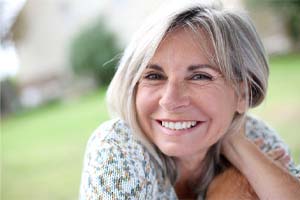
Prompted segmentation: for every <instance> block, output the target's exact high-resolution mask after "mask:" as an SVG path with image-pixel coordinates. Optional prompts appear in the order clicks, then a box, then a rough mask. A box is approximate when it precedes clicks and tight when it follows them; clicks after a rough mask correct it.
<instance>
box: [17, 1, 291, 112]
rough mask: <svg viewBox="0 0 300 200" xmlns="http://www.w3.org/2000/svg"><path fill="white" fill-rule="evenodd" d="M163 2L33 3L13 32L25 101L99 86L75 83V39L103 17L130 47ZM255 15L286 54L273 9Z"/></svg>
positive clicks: (272, 46) (271, 46)
mask: <svg viewBox="0 0 300 200" xmlns="http://www.w3.org/2000/svg"><path fill="white" fill-rule="evenodd" d="M162 2H165V1H164V0H143V1H140V0H102V1H99V0H85V1H82V0H27V2H26V4H25V6H24V8H23V10H22V11H21V13H20V15H19V17H18V19H17V21H16V23H15V26H14V29H13V32H14V41H15V44H16V48H17V52H18V55H19V60H20V68H19V72H18V75H17V82H18V85H19V88H20V94H21V102H22V103H23V104H24V105H27V106H35V105H39V104H40V103H42V102H44V101H48V100H51V99H55V98H59V97H61V96H66V95H73V94H74V93H76V92H77V91H79V92H81V91H85V90H86V89H88V88H91V87H93V82H92V81H79V80H77V79H76V80H74V76H73V73H72V70H71V68H70V64H69V61H68V58H69V55H68V52H69V51H68V48H69V46H70V42H71V40H72V38H73V37H74V35H75V34H76V33H78V32H79V30H80V29H81V28H82V27H83V26H84V25H85V24H87V23H89V22H90V21H93V20H95V19H97V17H100V16H101V17H103V18H105V19H106V22H107V24H108V25H109V27H110V28H111V29H112V30H113V31H114V32H115V33H116V34H117V36H118V37H119V39H120V40H119V42H120V44H121V45H122V46H125V45H126V44H127V43H128V41H129V40H130V38H131V36H132V35H133V33H134V31H135V30H136V29H137V28H138V27H139V26H140V25H141V23H142V22H143V20H144V19H145V18H146V16H148V15H149V13H151V12H152V11H153V10H155V9H156V8H157V7H158V6H159V5H160V4H161V3H162ZM224 2H225V3H224V4H225V5H229V6H235V7H242V6H243V5H244V4H243V1H242V0H224ZM253 13H254V14H253V15H252V16H253V18H254V20H255V21H256V24H257V26H258V29H259V31H260V32H261V34H262V36H263V38H264V41H265V44H266V47H267V49H268V50H269V52H271V53H273V52H280V51H286V50H287V49H288V48H289V41H288V39H287V37H286V36H285V35H286V34H285V33H284V28H282V27H281V24H282V23H280V19H278V18H276V16H274V15H273V14H272V13H271V12H270V11H267V12H261V11H259V12H256V11H254V12H253ZM266 24H267V25H266ZM265 27H268V28H267V29H266V28H265ZM274 38H275V39H276V40H274ZM276 42H277V43H278V44H276Z"/></svg>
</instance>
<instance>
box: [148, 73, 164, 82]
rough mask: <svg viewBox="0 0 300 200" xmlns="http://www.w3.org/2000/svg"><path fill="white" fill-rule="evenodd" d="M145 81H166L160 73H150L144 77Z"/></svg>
mask: <svg viewBox="0 0 300 200" xmlns="http://www.w3.org/2000/svg"><path fill="white" fill-rule="evenodd" d="M144 78H145V79H149V80H163V79H165V78H164V76H163V75H161V74H158V73H149V74H146V75H145V76H144Z"/></svg>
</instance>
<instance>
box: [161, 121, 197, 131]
mask: <svg viewBox="0 0 300 200" xmlns="http://www.w3.org/2000/svg"><path fill="white" fill-rule="evenodd" d="M196 124H197V122H196V121H188V122H166V121H162V123H161V125H162V126H163V127H166V128H168V129H171V130H183V129H188V128H191V127H193V126H195V125H196Z"/></svg>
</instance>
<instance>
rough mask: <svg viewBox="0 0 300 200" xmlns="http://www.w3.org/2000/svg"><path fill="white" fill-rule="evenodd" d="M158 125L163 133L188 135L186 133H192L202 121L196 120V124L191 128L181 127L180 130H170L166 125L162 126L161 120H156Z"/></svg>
mask: <svg viewBox="0 0 300 200" xmlns="http://www.w3.org/2000/svg"><path fill="white" fill-rule="evenodd" d="M157 123H158V125H159V126H160V127H161V128H162V129H163V131H162V132H163V133H164V134H166V135H169V136H181V135H188V134H191V133H193V131H194V130H195V129H196V128H197V127H199V126H201V125H202V124H203V123H204V122H197V124H196V125H195V126H193V127H192V128H188V129H182V130H171V129H168V128H166V127H163V126H162V125H161V122H157Z"/></svg>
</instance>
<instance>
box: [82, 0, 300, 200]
mask: <svg viewBox="0 0 300 200" xmlns="http://www.w3.org/2000/svg"><path fill="white" fill-rule="evenodd" d="M195 2H196V1H193V3H187V1H185V3H183V5H178V6H175V7H171V6H169V8H168V9H166V8H165V9H163V10H162V11H161V12H158V13H157V15H154V16H153V18H152V19H150V20H149V21H148V22H147V23H146V24H145V25H144V26H143V27H142V28H141V30H140V31H139V32H138V33H137V34H136V35H135V37H134V39H133V40H132V42H131V43H130V45H129V46H128V47H127V49H126V50H125V53H124V56H123V58H122V60H121V62H120V65H119V67H118V70H117V72H116V74H115V76H114V78H113V80H112V82H111V84H110V87H109V89H108V92H107V97H108V99H107V101H108V104H109V108H110V110H111V111H112V113H113V114H114V116H115V117H116V119H114V120H111V121H109V122H106V123H104V124H102V125H101V126H100V127H99V128H98V129H97V130H96V131H95V133H94V134H93V135H92V136H91V138H90V140H89V142H88V145H87V150H86V155H85V163H84V169H83V175H82V183H81V199H177V198H180V199H203V198H205V195H206V193H207V189H208V187H209V184H210V183H211V182H212V185H211V187H210V189H209V192H208V196H207V199H213V198H215V197H213V195H211V194H214V193H217V190H215V192H214V188H218V187H219V186H220V184H219V183H218V180H222V181H223V180H224V179H222V177H221V178H219V177H220V176H221V175H222V174H221V175H220V176H217V175H218V174H220V173H222V172H223V174H224V173H226V172H230V169H234V173H236V174H238V175H239V177H242V178H244V179H245V180H246V181H244V182H243V183H241V184H244V185H246V184H249V185H250V186H251V189H252V190H253V191H254V192H253V193H254V194H255V195H257V196H258V198H259V199H296V198H297V197H299V196H300V194H299V192H300V183H299V180H297V179H296V178H295V177H297V176H298V177H299V175H300V172H299V171H298V170H297V169H296V168H295V167H294V165H293V164H292V161H290V162H289V161H288V155H286V154H287V153H286V152H287V150H286V147H285V145H284V144H283V143H282V141H281V140H280V139H279V138H278V136H277V135H276V133H275V132H274V131H273V130H271V129H269V128H268V127H267V126H266V125H265V124H264V123H263V122H261V121H259V120H257V119H255V118H253V117H249V116H247V115H246V112H247V110H248V108H252V107H255V106H257V105H259V104H260V103H261V102H262V101H263V99H264V97H265V94H266V89H267V79H268V72H269V70H268V64H267V60H266V55H265V52H264V49H263V46H262V44H261V41H260V39H259V37H258V35H257V33H256V31H255V28H254V27H253V25H252V22H251V21H250V19H249V18H248V17H247V16H245V15H244V14H241V13H237V12H234V11H227V10H223V9H222V8H221V7H220V6H218V5H216V4H211V5H208V4H203V3H201V2H196V3H195ZM257 138H260V139H261V140H263V145H261V150H259V149H258V148H257V147H256V146H255V144H254V143H253V142H251V140H252V141H254V140H255V139H257ZM278 148H281V149H280V150H278ZM283 150H285V151H283ZM280 151H281V153H280V154H279V153H278V152H280ZM263 152H271V154H273V156H271V157H272V158H273V159H274V160H277V161H279V162H281V163H288V166H287V168H288V169H289V171H290V172H288V171H287V170H286V169H285V168H283V167H281V166H279V165H278V164H276V162H275V161H273V160H271V159H269V158H268V156H267V155H266V154H265V153H263ZM276 152H277V153H276ZM274 155H275V156H274ZM230 166H231V167H230ZM231 171H232V170H231ZM230 173H231V172H230ZM216 176H217V178H215V177H216ZM214 178H215V179H214ZM229 178H230V177H229ZM226 179H227V178H225V180H226ZM213 180H214V181H213ZM222 181H221V182H222ZM216 185H217V187H216ZM212 191H213V192H212ZM230 198H231V197H230ZM254 198H255V197H253V199H254ZM232 199H233V198H232Z"/></svg>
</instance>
